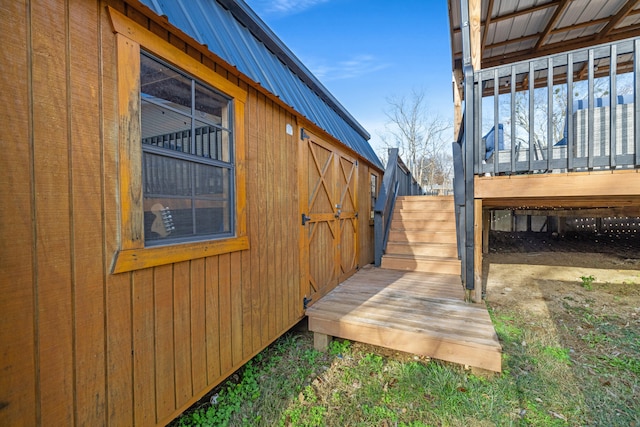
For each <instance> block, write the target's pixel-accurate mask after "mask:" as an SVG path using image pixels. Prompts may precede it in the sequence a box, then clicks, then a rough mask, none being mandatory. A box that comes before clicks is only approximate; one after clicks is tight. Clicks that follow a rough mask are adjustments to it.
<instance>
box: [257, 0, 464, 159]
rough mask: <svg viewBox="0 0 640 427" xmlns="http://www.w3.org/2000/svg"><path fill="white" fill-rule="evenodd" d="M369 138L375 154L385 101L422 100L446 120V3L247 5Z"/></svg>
mask: <svg viewBox="0 0 640 427" xmlns="http://www.w3.org/2000/svg"><path fill="white" fill-rule="evenodd" d="M245 1H246V2H247V4H249V6H250V7H251V8H252V9H253V10H254V11H255V12H256V13H257V14H258V16H260V18H262V20H263V21H264V22H265V23H266V24H267V25H268V26H269V27H270V28H271V29H272V30H273V31H274V32H275V33H276V35H277V36H278V37H279V38H280V39H281V40H282V41H283V42H284V43H285V44H286V45H287V46H288V47H289V49H290V50H291V51H293V53H294V54H295V55H296V56H297V57H298V58H299V59H300V60H301V61H302V62H303V63H304V64H305V65H306V66H307V68H308V69H310V70H311V71H312V72H313V73H314V74H315V76H316V77H317V78H318V79H319V80H320V81H321V82H322V83H323V84H324V85H325V87H327V89H329V91H330V92H331V93H332V94H333V95H334V96H335V97H336V98H337V99H338V101H340V103H341V104H342V105H343V106H345V107H346V109H347V110H348V111H349V112H350V113H351V115H353V116H354V117H355V118H356V119H357V120H358V122H360V124H362V126H364V127H365V129H367V131H369V133H370V134H371V140H370V142H371V144H372V146H373V147H374V149H376V151H378V149H379V148H380V147H381V142H380V137H379V134H380V133H381V132H383V131H384V125H385V123H386V122H387V118H386V116H385V114H384V111H385V110H388V108H389V105H388V103H387V99H388V98H389V97H399V96H409V95H410V94H411V91H412V90H424V91H425V93H426V94H428V103H427V107H428V109H429V110H430V111H431V112H432V113H437V114H439V115H440V116H441V117H443V118H445V119H447V120H452V118H453V101H452V95H451V54H450V42H449V34H448V33H449V21H448V17H447V2H446V1H445V0H397V1H389V0H245Z"/></svg>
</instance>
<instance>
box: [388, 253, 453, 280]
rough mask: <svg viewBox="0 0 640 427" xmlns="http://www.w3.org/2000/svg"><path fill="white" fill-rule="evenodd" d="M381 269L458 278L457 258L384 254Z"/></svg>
mask: <svg viewBox="0 0 640 427" xmlns="http://www.w3.org/2000/svg"><path fill="white" fill-rule="evenodd" d="M380 266H381V267H382V268H389V269H393V270H406V271H424V272H431V273H440V274H451V275H458V276H460V268H461V267H460V260H459V259H458V258H442V257H433V256H420V255H402V254H385V255H383V257H382V263H381V265H380Z"/></svg>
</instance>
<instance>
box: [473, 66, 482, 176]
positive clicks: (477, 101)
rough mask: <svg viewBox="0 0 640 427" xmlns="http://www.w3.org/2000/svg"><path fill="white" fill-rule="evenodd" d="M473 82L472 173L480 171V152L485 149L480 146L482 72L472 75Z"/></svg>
mask: <svg viewBox="0 0 640 427" xmlns="http://www.w3.org/2000/svg"><path fill="white" fill-rule="evenodd" d="M474 81H475V84H474V85H473V91H474V94H473V104H474V107H473V108H474V109H475V111H477V113H476V114H475V116H474V121H473V122H474V131H473V135H474V138H473V140H474V143H475V144H476V146H475V147H476V149H475V150H474V165H475V167H474V173H476V174H477V173H480V165H481V164H482V161H481V159H480V157H481V155H482V153H484V151H485V149H484V148H483V147H481V145H482V132H481V129H482V123H481V121H482V74H481V73H475V77H474Z"/></svg>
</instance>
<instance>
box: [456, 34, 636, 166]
mask: <svg viewBox="0 0 640 427" xmlns="http://www.w3.org/2000/svg"><path fill="white" fill-rule="evenodd" d="M639 56H640V39H630V40H624V41H619V42H615V43H610V44H605V45H600V46H595V47H591V48H588V49H581V50H575V51H570V52H564V53H561V54H556V55H551V56H547V57H543V58H537V59H535V60H531V61H527V62H519V63H514V64H508V65H504V66H499V67H494V68H489V69H484V70H479V71H475V72H474V86H473V96H472V99H467V100H466V103H467V104H468V103H469V102H473V104H474V105H473V108H474V113H475V114H474V115H473V119H474V129H473V132H467V135H468V136H472V138H473V147H469V148H473V150H474V151H473V156H474V170H475V173H476V174H514V173H517V174H521V173H545V172H553V171H563V172H564V171H566V172H572V171H583V170H593V169H613V168H622V167H638V166H640V155H639V153H640V134H639V133H638V132H636V126H635V123H640V108H639V107H640V102H639V99H640V98H639V97H640V90H638V87H640V82H638V81H637V79H636V78H635V76H637V75H638V74H637V73H638V67H639V66H640V61H639V60H638V58H639Z"/></svg>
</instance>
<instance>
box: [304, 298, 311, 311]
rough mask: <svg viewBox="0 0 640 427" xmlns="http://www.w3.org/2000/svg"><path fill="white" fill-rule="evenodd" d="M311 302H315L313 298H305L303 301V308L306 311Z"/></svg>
mask: <svg viewBox="0 0 640 427" xmlns="http://www.w3.org/2000/svg"><path fill="white" fill-rule="evenodd" d="M311 301H313V298H307V297H304V299H303V300H302V307H303V308H304V309H305V310H306V309H307V308H308V306H309V303H310V302H311Z"/></svg>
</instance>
